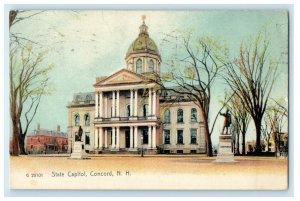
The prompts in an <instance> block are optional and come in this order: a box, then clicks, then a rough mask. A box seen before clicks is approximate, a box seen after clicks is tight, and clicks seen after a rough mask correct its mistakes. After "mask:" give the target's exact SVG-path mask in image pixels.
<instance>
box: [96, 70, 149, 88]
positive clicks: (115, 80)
mask: <svg viewBox="0 0 300 201" xmlns="http://www.w3.org/2000/svg"><path fill="white" fill-rule="evenodd" d="M145 81H146V78H145V77H144V76H143V75H139V74H136V73H134V72H131V71H129V70H127V69H121V70H119V71H117V72H115V73H113V74H112V75H110V76H108V77H106V78H105V79H102V80H100V81H99V82H97V83H96V84H95V86H107V85H118V84H133V83H141V82H145Z"/></svg>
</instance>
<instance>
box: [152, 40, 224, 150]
mask: <svg viewBox="0 0 300 201" xmlns="http://www.w3.org/2000/svg"><path fill="white" fill-rule="evenodd" d="M164 42H166V43H167V44H168V45H171V47H170V48H172V49H173V50H175V53H174V54H173V55H172V56H170V59H169V60H168V61H167V62H166V66H169V67H170V69H169V70H168V72H167V73H164V74H162V75H158V74H156V75H155V76H153V78H152V81H154V82H156V83H157V84H158V85H159V86H160V87H161V88H162V89H164V90H170V91H173V92H175V93H176V94H181V95H184V96H186V97H187V98H188V99H189V100H191V101H193V102H194V103H195V104H196V105H197V106H198V108H199V111H200V116H201V119H200V120H198V122H199V123H200V122H201V123H203V126H204V133H205V142H206V154H207V156H212V142H211V134H212V132H213V129H214V125H215V123H216V118H217V117H216V118H215V121H214V122H213V125H212V126H211V127H210V122H209V119H210V103H211V98H212V87H213V85H214V84H215V80H216V79H217V77H218V74H219V72H220V71H221V69H222V67H223V64H222V63H221V62H219V55H218V50H219V48H221V46H218V44H217V43H216V42H214V41H213V40H212V39H211V38H209V37H203V38H198V39H197V40H196V41H192V39H191V34H189V35H187V36H183V35H174V36H173V35H167V37H166V38H165V39H164ZM170 86H172V87H170ZM222 108H223V107H222ZM222 108H221V109H222ZM221 109H220V111H221ZM218 114H219V112H218ZM218 114H217V116H218Z"/></svg>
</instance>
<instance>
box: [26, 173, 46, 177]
mask: <svg viewBox="0 0 300 201" xmlns="http://www.w3.org/2000/svg"><path fill="white" fill-rule="evenodd" d="M26 177H43V174H42V173H27V174H26Z"/></svg>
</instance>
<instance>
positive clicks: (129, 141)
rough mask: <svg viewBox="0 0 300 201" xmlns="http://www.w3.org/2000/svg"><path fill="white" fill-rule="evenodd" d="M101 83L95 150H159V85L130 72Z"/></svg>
mask: <svg viewBox="0 0 300 201" xmlns="http://www.w3.org/2000/svg"><path fill="white" fill-rule="evenodd" d="M97 81H98V82H97V83H96V84H95V85H94V87H95V91H96V93H95V119H94V126H95V133H94V135H95V136H94V139H95V141H94V142H95V150H111V151H119V150H120V149H126V150H128V151H137V149H138V148H141V146H142V145H143V144H144V146H143V147H144V148H147V149H156V144H157V143H156V133H157V132H156V131H157V127H158V125H159V124H158V118H157V111H158V110H159V108H158V107H157V105H158V104H157V102H158V99H157V95H156V93H157V92H156V90H155V87H156V86H155V83H152V82H149V80H148V78H147V77H146V76H144V75H139V74H136V73H134V72H131V71H129V70H127V69H121V70H119V71H117V72H116V73H114V74H112V75H111V76H108V77H105V78H102V79H98V80H97ZM109 108H110V111H109ZM142 136H143V139H144V138H145V140H143V142H142V141H141V137H142Z"/></svg>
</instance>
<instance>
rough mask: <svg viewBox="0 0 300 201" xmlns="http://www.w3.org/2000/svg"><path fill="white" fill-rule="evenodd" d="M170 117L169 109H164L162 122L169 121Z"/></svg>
mask: <svg viewBox="0 0 300 201" xmlns="http://www.w3.org/2000/svg"><path fill="white" fill-rule="evenodd" d="M170 122H171V118H170V110H169V109H166V110H165V112H164V123H170Z"/></svg>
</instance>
